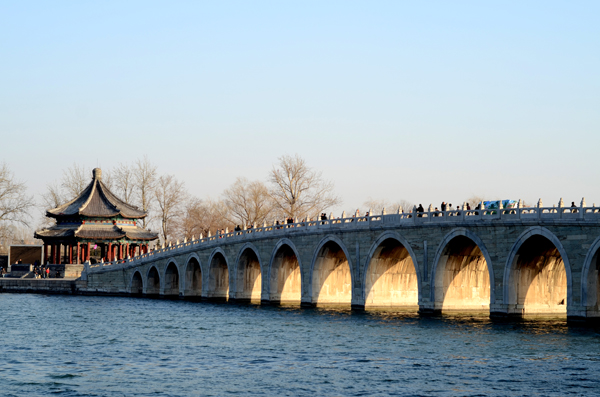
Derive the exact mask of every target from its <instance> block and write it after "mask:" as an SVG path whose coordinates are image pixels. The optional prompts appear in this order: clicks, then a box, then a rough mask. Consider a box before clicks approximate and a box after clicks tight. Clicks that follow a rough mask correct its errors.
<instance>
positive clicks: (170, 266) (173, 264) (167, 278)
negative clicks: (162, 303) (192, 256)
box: [163, 258, 180, 296]
mask: <svg viewBox="0 0 600 397" xmlns="http://www.w3.org/2000/svg"><path fill="white" fill-rule="evenodd" d="M163 280H164V282H163V285H164V289H163V295H165V296H179V284H180V283H179V264H178V263H177V261H176V260H175V259H173V258H171V259H169V261H168V262H167V266H165V273H164V274H163Z"/></svg>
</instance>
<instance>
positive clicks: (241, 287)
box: [233, 243, 262, 302]
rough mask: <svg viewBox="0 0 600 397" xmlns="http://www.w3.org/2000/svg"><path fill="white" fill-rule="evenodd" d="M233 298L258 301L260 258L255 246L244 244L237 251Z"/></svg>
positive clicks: (260, 270) (260, 271)
mask: <svg viewBox="0 0 600 397" xmlns="http://www.w3.org/2000/svg"><path fill="white" fill-rule="evenodd" d="M235 263H236V267H235V269H236V270H235V273H236V279H235V282H234V283H233V285H234V287H235V299H236V300H241V301H259V302H260V298H261V293H262V260H261V259H260V253H259V252H258V249H257V248H256V246H255V245H254V244H252V243H246V244H244V245H243V246H242V247H241V248H240V250H239V251H238V256H237V259H236V261H235Z"/></svg>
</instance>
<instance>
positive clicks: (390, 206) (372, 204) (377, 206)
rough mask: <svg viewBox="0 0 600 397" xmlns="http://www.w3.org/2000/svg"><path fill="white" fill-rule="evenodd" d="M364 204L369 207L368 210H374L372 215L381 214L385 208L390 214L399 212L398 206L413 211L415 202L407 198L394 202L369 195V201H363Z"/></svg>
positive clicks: (405, 210) (406, 210)
mask: <svg viewBox="0 0 600 397" xmlns="http://www.w3.org/2000/svg"><path fill="white" fill-rule="evenodd" d="M363 206H364V207H365V208H367V211H368V210H369V209H370V210H371V211H373V214H372V215H379V214H381V212H382V211H383V209H384V208H385V210H386V212H387V213H388V214H391V213H395V212H397V211H398V208H402V211H404V212H410V211H412V208H413V206H414V204H413V203H411V202H410V201H407V200H398V201H396V202H393V203H392V202H390V201H388V200H385V199H380V200H376V199H373V198H371V197H369V198H368V199H367V201H365V202H364V203H363Z"/></svg>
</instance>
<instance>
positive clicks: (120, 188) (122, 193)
mask: <svg viewBox="0 0 600 397" xmlns="http://www.w3.org/2000/svg"><path fill="white" fill-rule="evenodd" d="M135 171H136V169H135V168H132V167H130V166H129V165H128V164H119V166H118V167H117V168H116V169H115V170H114V171H113V184H114V188H115V191H114V193H116V195H117V196H118V197H119V198H120V199H121V200H123V201H125V202H126V203H127V204H133V198H134V197H133V195H134V192H135V188H136V175H135Z"/></svg>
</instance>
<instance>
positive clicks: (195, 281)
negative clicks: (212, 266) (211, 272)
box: [182, 253, 204, 297]
mask: <svg viewBox="0 0 600 397" xmlns="http://www.w3.org/2000/svg"><path fill="white" fill-rule="evenodd" d="M184 274H185V276H184V277H183V288H182V289H183V295H184V296H187V297H190V296H201V295H202V289H203V288H202V286H203V278H202V275H203V274H204V272H203V271H202V266H201V262H200V258H199V257H198V255H196V254H195V253H192V254H190V255H189V256H188V258H187V260H186V265H185V273H184Z"/></svg>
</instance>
